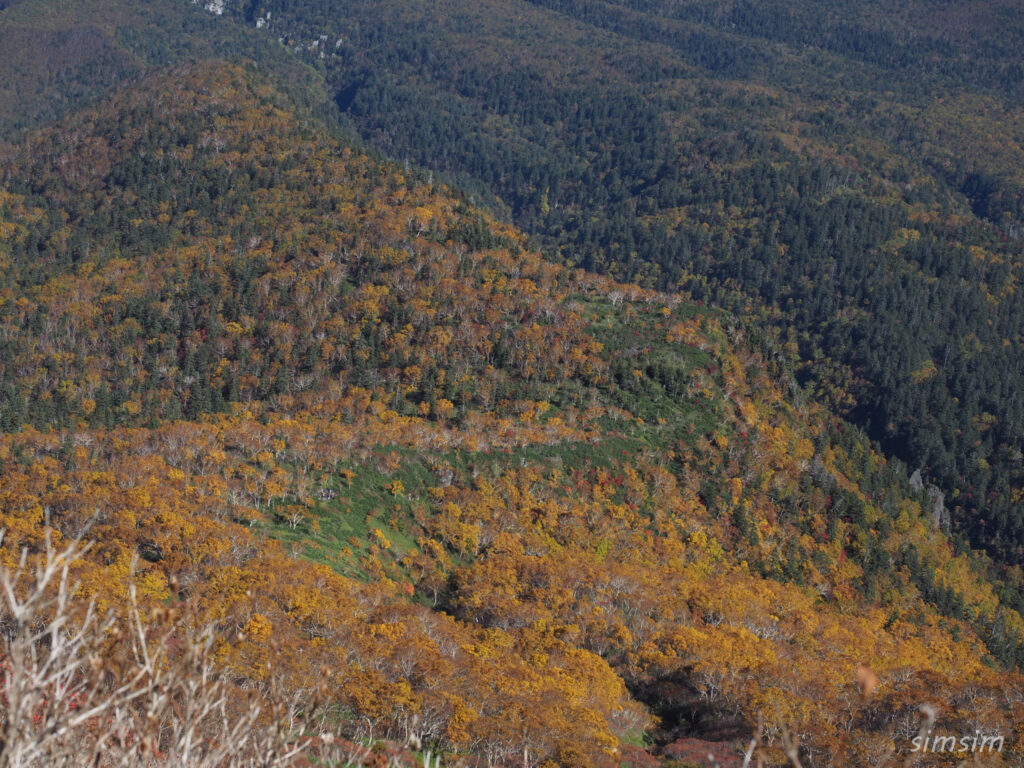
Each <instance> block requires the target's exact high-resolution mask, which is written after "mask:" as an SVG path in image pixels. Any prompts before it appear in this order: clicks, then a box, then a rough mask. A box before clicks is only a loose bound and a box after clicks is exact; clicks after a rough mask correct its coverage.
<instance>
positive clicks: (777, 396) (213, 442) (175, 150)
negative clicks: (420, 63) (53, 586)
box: [0, 0, 1024, 768]
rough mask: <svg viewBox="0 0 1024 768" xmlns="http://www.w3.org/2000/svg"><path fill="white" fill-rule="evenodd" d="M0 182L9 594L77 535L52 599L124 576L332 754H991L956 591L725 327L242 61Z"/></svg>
mask: <svg viewBox="0 0 1024 768" xmlns="http://www.w3.org/2000/svg"><path fill="white" fill-rule="evenodd" d="M26 2H28V0H26ZM0 178H2V179H3V189H4V192H3V197H2V199H0V236H2V237H0V345H2V346H0V393H2V394H0V423H2V425H3V429H4V430H5V433H4V434H3V435H2V436H0V523H2V525H3V527H4V528H5V529H6V531H7V533H6V538H5V539H4V541H3V545H2V546H0V564H2V565H3V566H5V567H8V568H12V567H14V566H16V565H17V563H18V560H19V557H21V554H20V553H21V552H22V550H23V549H26V550H27V552H28V557H29V558H30V562H35V561H36V560H39V559H42V558H44V556H45V552H46V549H47V547H46V535H47V533H49V535H51V536H52V537H54V539H55V540H56V541H57V543H61V542H64V541H68V540H73V539H75V538H78V537H82V536H85V537H88V538H89V539H92V540H95V542H96V543H95V545H94V546H93V548H92V549H91V550H89V551H88V552H87V553H86V554H85V556H84V558H83V559H82V560H80V561H79V562H78V563H77V564H76V566H75V568H74V575H75V577H76V578H77V579H78V580H79V582H80V586H79V588H78V589H79V591H78V593H77V594H78V597H79V598H80V599H84V598H87V597H92V598H94V599H95V600H96V601H97V605H98V607H99V608H100V610H105V609H107V608H119V609H122V610H124V609H127V608H129V607H130V605H131V593H130V592H129V590H128V589H127V587H126V584H127V583H128V582H129V580H130V578H132V577H131V576H130V574H131V573H132V572H133V570H134V577H133V579H134V583H135V584H136V590H135V595H136V598H135V599H136V600H137V601H138V604H139V606H140V608H141V610H142V611H143V613H144V614H146V615H150V616H151V617H152V619H153V621H155V622H157V623H159V621H161V620H162V617H166V615H167V611H169V610H170V611H172V612H173V611H177V612H182V613H185V614H187V615H190V616H192V617H193V618H192V619H190V622H191V626H203V625H206V626H208V627H210V631H211V635H210V637H211V641H210V642H211V651H210V652H211V658H212V659H213V660H214V661H215V663H216V666H217V667H219V669H221V670H222V671H224V672H225V673H226V678H225V680H224V682H225V684H227V685H230V686H232V690H237V691H250V692H255V694H254V695H256V696H259V697H263V698H265V699H268V700H271V701H272V700H274V697H275V696H279V695H292V696H298V697H299V700H303V698H305V699H308V700H310V701H312V700H313V699H314V697H315V698H316V700H317V702H318V703H319V704H320V705H321V706H322V707H323V709H322V710H318V711H326V712H327V713H328V714H327V716H326V718H325V719H321V720H319V721H318V723H319V725H318V726H317V727H318V728H321V729H323V732H326V733H330V734H332V735H335V736H339V737H344V738H345V739H347V740H351V741H350V742H347V743H352V744H355V743H363V744H369V743H373V742H375V741H377V740H382V739H383V740H390V741H394V742H398V743H400V744H406V745H410V744H419V745H421V746H422V747H425V748H429V749H431V750H432V751H433V752H434V753H438V752H441V753H444V754H445V756H446V760H451V761H456V762H457V761H459V760H463V759H469V758H472V759H480V760H484V761H487V762H488V763H489V764H492V765H495V764H508V765H511V764H525V765H526V766H527V767H528V768H534V767H535V766H539V765H541V764H545V765H549V766H550V765H552V764H557V765H561V766H609V768H610V767H611V766H615V765H649V764H650V763H651V761H652V759H656V758H655V756H661V757H664V758H665V759H671V758H672V757H673V756H676V757H677V758H679V759H682V758H681V756H682V755H684V754H688V753H686V749H688V747H689V745H691V742H687V741H686V739H701V740H703V741H704V742H708V743H705V744H702V747H703V748H705V749H713V750H714V751H716V752H717V754H719V755H720V756H721V757H722V759H723V760H724V759H726V758H727V757H730V756H731V757H732V758H733V759H735V758H736V756H737V755H739V754H740V752H741V750H742V749H743V748H745V747H746V744H747V742H748V741H749V740H750V738H751V737H752V736H755V735H756V736H757V737H758V738H759V739H761V751H762V754H763V757H764V759H765V760H766V761H767V764H775V765H783V764H786V757H785V756H784V754H783V751H782V747H783V744H784V741H785V739H784V736H785V737H787V738H788V737H789V736H790V735H793V736H798V737H799V745H800V746H799V750H800V751H799V754H800V757H801V759H802V761H803V764H804V765H808V766H844V767H855V766H869V765H871V766H875V765H878V764H879V763H881V762H883V761H885V760H891V759H894V758H895V757H896V756H899V758H900V759H902V758H903V756H904V755H906V754H907V753H908V750H910V749H911V743H910V739H911V738H912V736H913V735H915V734H916V733H917V729H918V727H919V723H920V713H919V707H920V706H921V705H922V704H933V705H935V706H937V707H938V710H939V715H938V716H939V720H938V724H937V727H941V728H943V729H947V730H949V731H955V732H958V733H959V732H963V733H972V734H973V733H974V732H975V731H979V732H984V733H986V734H1001V735H1003V736H1004V737H1005V750H1004V751H1003V752H1002V753H1000V754H997V755H993V756H992V761H991V762H990V763H988V764H991V765H1014V764H1015V762H1017V761H1019V759H1020V757H1021V752H1020V750H1021V744H1022V738H1024V734H1022V733H1021V732H1020V730H1019V729H1020V725H1019V724H1020V723H1022V722H1024V710H1022V707H1024V680H1022V678H1021V677H1020V674H1019V671H1018V670H1019V665H1020V664H1021V662H1022V659H1024V622H1022V620H1021V617H1020V615H1019V614H1018V613H1017V612H1016V611H1015V610H1013V609H1012V607H1009V606H1007V605H1005V604H1004V603H1003V602H1002V601H1001V599H1000V597H999V595H998V594H997V591H996V589H994V587H993V584H992V583H991V582H989V581H986V577H985V573H986V571H987V563H986V561H985V560H984V558H983V557H982V556H980V555H978V554H971V553H969V552H960V553H958V552H957V551H956V550H955V549H954V547H953V546H952V544H951V542H950V540H949V538H948V537H947V536H946V534H945V533H943V531H942V530H941V529H940V527H937V526H936V521H934V520H933V515H932V501H931V497H930V496H929V493H928V491H927V488H925V487H923V486H921V485H918V484H917V483H911V480H910V477H909V475H910V473H909V472H908V468H907V467H906V466H905V465H903V464H901V463H899V462H897V461H890V460H886V459H885V458H883V457H882V456H880V455H879V454H878V453H876V452H875V451H873V450H872V448H871V445H870V443H869V442H868V440H867V439H866V438H865V437H864V436H863V434H862V433H860V432H859V431H858V430H856V429H855V428H853V427H850V426H849V425H847V424H846V423H845V422H843V421H841V420H839V419H838V418H836V417H835V416H833V415H831V413H830V412H829V411H828V410H827V409H826V408H825V407H823V406H822V405H820V404H818V403H816V402H815V401H814V400H813V399H812V398H810V397H808V395H807V393H806V392H805V391H804V390H802V389H801V388H800V386H799V385H798V384H797V383H796V381H795V380H794V378H793V376H792V374H791V373H790V372H789V371H788V369H787V361H786V358H785V355H784V354H783V351H782V350H781V349H779V348H778V347H777V346H776V344H775V343H774V342H773V341H772V340H771V339H770V338H769V337H768V336H767V335H765V336H763V337H759V336H755V335H752V334H751V333H750V332H749V331H748V330H746V329H745V326H744V324H743V323H742V322H741V321H740V320H738V319H737V318H736V317H735V316H733V315H730V314H729V313H727V312H724V311H722V310H721V309H712V308H709V307H708V306H705V305H704V303H703V302H700V301H694V300H690V299H683V298H682V297H680V296H679V295H678V294H674V293H670V292H658V291H655V290H653V289H651V288H641V287H638V286H636V285H629V284H623V283H618V282H616V281H614V280H612V279H611V278H608V277H599V276H594V275H591V274H587V273H585V272H583V271H581V270H578V269H575V268H572V267H569V266H565V265H558V264H554V263H551V262H550V261H546V260H544V259H543V258H542V257H541V256H540V255H539V254H538V253H536V252H534V251H532V250H530V248H529V247H527V239H526V237H525V236H524V235H522V234H521V233H520V232H519V231H517V230H516V229H514V228H512V227H510V226H508V225H505V224H502V223H499V222H497V221H495V220H494V219H493V218H492V217H491V216H490V215H488V214H486V213H484V212H482V211H480V210H479V209H477V208H475V207H473V206H472V205H470V204H469V203H468V202H467V201H466V199H465V198H464V197H463V196H461V195H459V194H457V193H455V192H453V191H452V190H451V189H448V188H446V187H444V186H441V185H439V184H437V183H436V182H435V179H433V178H432V177H431V175H430V174H429V173H428V172H419V171H410V170H404V169H402V168H401V167H396V166H393V165H388V164H383V163H380V162H378V161H375V160H372V159H370V158H369V157H367V156H366V154H365V153H364V152H363V151H362V150H361V149H360V148H359V147H357V146H354V145H348V144H345V143H344V142H341V141H339V140H337V139H336V138H332V137H331V136H330V135H329V133H328V132H327V130H326V129H325V128H324V126H323V125H322V123H320V122H319V121H318V120H316V119H315V118H314V117H312V116H311V113H310V111H309V109H308V107H306V106H303V105H302V103H301V100H300V101H299V103H296V100H295V99H293V98H291V97H290V96H288V95H286V94H285V93H283V92H282V91H281V90H280V89H279V88H277V87H275V86H274V85H273V81H272V80H271V79H270V78H268V77H267V76H266V75H263V74H260V73H258V72H257V71H256V70H255V68H253V67H246V66H240V65H237V64H224V63H210V62H208V63H200V64H192V65H188V66H180V67H177V68H174V69H171V70H169V71H165V72H162V73H159V74H155V75H152V76H150V77H149V78H148V79H145V80H143V81H141V82H139V83H138V84H137V85H131V86H128V87H125V88H124V89H122V90H120V91H119V92H118V93H117V94H116V95H114V96H113V97H111V98H109V99H107V100H105V101H103V102H102V103H101V104H99V105H97V106H95V107H93V108H90V109H87V110H84V111H79V112H76V113H75V114H73V115H71V116H69V117H67V118H65V119H64V120H62V121H61V122H59V123H57V124H55V125H53V126H51V127H47V128H42V129H40V130H36V131H33V132H30V133H28V134H26V135H24V136H23V137H22V138H20V139H19V141H18V142H17V143H15V144H13V145H12V146H11V147H9V148H8V149H6V150H4V151H3V153H2V154H0ZM915 489H916V490H915ZM939 522H941V521H939ZM189 612H191V613H189ZM174 642H175V643H177V642H178V641H177V640H175V641H174ZM172 647H177V646H176V645H174V646H172ZM121 650H122V651H123V652H125V653H127V649H124V648H122V649H121ZM107 652H108V653H110V654H115V655H116V653H117V652H118V648H117V647H116V646H115V647H111V648H108V649H107ZM862 664H864V665H868V666H869V667H870V668H871V669H872V670H873V673H872V674H874V675H877V678H878V681H877V687H875V686H872V687H873V688H874V690H873V691H868V690H860V689H859V688H858V684H857V681H856V680H857V671H858V667H859V666H860V665H862ZM862 678H863V672H862ZM869 693H870V695H867V694H869ZM239 700H241V698H240V699H239ZM26 722H28V721H27V720H26ZM140 722H141V721H140ZM268 722H269V721H268ZM36 726H38V727H39V728H44V727H45V720H40V721H38V722H36ZM26 727H27V728H29V729H31V727H32V726H30V725H27V726H26ZM91 727H92V728H94V729H95V728H96V727H97V724H96V723H93V724H92V725H91ZM1015 729H1016V730H1015ZM307 735H309V734H307ZM317 735H319V734H317ZM124 743H130V738H129V739H128V741H127V742H124ZM309 743H310V746H309V754H310V755H311V756H313V757H315V756H316V754H317V749H318V747H317V746H316V745H317V744H322V743H326V742H324V741H323V740H320V741H317V740H311V741H310V742H309ZM157 746H158V747H159V745H157ZM160 749H162V747H161V748H160ZM158 751H159V749H158ZM165 754H168V755H170V754H172V752H166V753H165ZM364 758H365V755H364ZM168 759H172V758H168ZM700 759H703V755H701V756H700ZM943 759H944V756H942V755H929V756H928V757H927V760H932V761H933V764H936V765H940V764H945V763H942V760H943Z"/></svg>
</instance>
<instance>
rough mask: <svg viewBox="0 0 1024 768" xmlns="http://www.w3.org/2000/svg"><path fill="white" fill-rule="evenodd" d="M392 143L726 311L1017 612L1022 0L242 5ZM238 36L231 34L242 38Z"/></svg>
mask: <svg viewBox="0 0 1024 768" xmlns="http://www.w3.org/2000/svg"><path fill="white" fill-rule="evenodd" d="M226 15H227V16H231V17H233V18H235V19H236V20H237V21H238V22H240V23H241V24H244V25H246V26H248V27H249V28H251V29H253V30H256V28H257V27H259V30H260V31H262V32H263V33H266V34H267V36H268V38H271V39H277V40H280V41H282V42H283V43H284V44H285V45H287V46H288V47H289V48H290V49H291V50H292V51H294V52H295V53H296V54H297V55H298V56H299V57H300V58H302V59H303V60H305V61H307V62H308V63H309V64H310V65H311V66H313V67H315V68H317V69H319V70H320V71H321V72H322V73H323V74H324V77H325V78H326V79H327V81H328V83H330V85H331V86H332V88H333V91H334V93H335V100H336V103H337V105H338V106H339V107H340V108H341V109H342V110H343V111H344V113H345V114H346V115H347V117H348V119H350V120H351V121H352V124H353V125H354V126H355V127H356V128H357V130H358V131H359V133H360V134H361V135H362V136H363V137H364V138H365V139H366V140H368V141H369V142H370V143H371V144H372V145H373V146H375V147H377V148H379V149H381V150H383V151H384V152H385V153H387V154H388V155H390V156H391V157H392V158H395V159H396V160H398V161H402V160H409V161H412V162H414V163H416V164H418V165H421V166H423V167H428V168H431V169H434V170H436V171H439V172H442V173H444V174H445V175H446V176H447V177H450V178H453V179H456V180H457V181H458V184H459V185H460V186H461V187H462V188H464V189H467V190H469V191H471V192H472V193H473V194H474V195H475V196H476V199H477V200H478V201H479V202H481V203H483V204H485V205H487V206H488V207H490V208H492V209H493V210H495V211H497V212H499V214H500V215H502V216H507V217H509V218H510V219H511V220H513V221H515V222H516V223H517V224H518V225H519V226H521V227H522V228H523V229H524V230H525V231H527V232H529V233H530V234H532V235H534V236H535V237H536V238H537V242H538V243H539V244H540V245H541V246H542V247H543V248H544V249H545V252H546V253H548V254H549V255H550V256H552V257H555V258H557V259H559V260H562V261H564V262H566V263H569V264H573V265H581V266H584V267H586V268H588V269H596V270H598V271H601V272H605V273H608V274H611V275H613V276H615V277H616V278H617V279H627V280H633V281H639V282H640V283H642V284H644V285H648V286H651V287H656V288H659V289H667V290H677V289H681V290H684V291H686V292H689V293H690V294H691V295H692V296H693V297H694V298H695V299H700V300H709V301H713V302H715V303H716V304H718V305H720V306H725V307H728V308H729V309H730V310H731V311H733V312H734V313H736V314H737V315H739V316H743V317H745V318H746V320H747V322H748V323H750V324H752V325H753V326H756V327H759V328H761V329H762V330H763V332H765V333H770V334H774V336H775V337H776V338H777V343H778V345H779V346H780V347H784V348H785V349H786V350H787V353H788V354H791V355H793V356H795V357H796V359H798V360H799V371H798V375H799V378H800V381H801V382H802V383H804V384H806V385H808V386H809V387H810V388H811V390H812V391H813V392H814V393H815V395H816V396H817V397H819V398H823V399H825V400H827V401H828V402H830V403H831V405H832V407H833V408H834V409H836V410H837V411H839V412H841V413H843V414H844V415H846V416H847V417H848V418H850V419H851V420H852V421H854V422H855V423H856V424H858V425H859V426H860V427H861V428H863V429H864V430H865V431H866V432H867V433H868V434H869V435H870V436H871V437H872V438H873V439H875V440H878V441H880V443H881V445H882V446H883V447H884V449H885V450H886V451H887V452H889V453H891V454H893V455H895V456H898V457H900V458H901V459H902V460H903V461H904V462H906V463H907V464H908V465H909V466H911V467H912V468H913V469H921V470H922V473H923V476H924V478H925V480H926V481H928V482H932V483H935V484H937V485H938V486H939V487H940V488H941V490H942V491H943V493H944V495H945V499H946V504H947V506H948V508H949V509H950V510H951V523H952V531H953V533H954V534H955V535H957V537H958V538H963V539H965V540H968V541H969V542H971V543H972V544H973V545H975V546H983V547H985V548H986V549H988V550H989V552H991V553H992V554H993V555H995V556H996V557H997V559H999V560H1000V561H1001V562H1002V563H1003V565H1004V566H1005V568H1004V570H1003V572H1002V574H1001V575H1002V577H1003V578H1004V579H1006V581H1007V583H1009V584H1010V585H1011V586H1010V587H1009V588H1008V589H1007V590H1006V591H1005V595H1006V596H1007V597H1008V598H1009V599H1016V600H1019V597H1018V596H1019V594H1020V593H1021V589H1020V587H1021V576H1020V571H1019V568H1017V567H1016V564H1017V563H1018V562H1019V560H1020V556H1021V554H1022V550H1021V546H1022V542H1024V517H1022V516H1021V510H1022V509H1024V506H1022V504H1021V496H1020V492H1021V488H1022V480H1024V478H1022V474H1021V473H1022V469H1024V465H1022V455H1021V453H1020V451H1019V450H1018V448H1019V446H1020V444H1021V442H1022V439H1024V405H1022V402H1021V400H1020V398H1019V397H1018V396H1017V394H1016V393H1017V392H1018V391H1019V389H1020V387H1021V381H1022V373H1024V371H1022V368H1021V360H1022V359H1024V357H1022V347H1021V338H1020V328H1021V327H1022V324H1024V316H1022V315H1021V312H1022V310H1021V307H1022V306H1024V305H1022V304H1021V302H1020V301H1019V300H1018V299H1019V297H1018V294H1017V291H1018V284H1019V282H1020V279H1021V268H1022V265H1021V262H1020V245H1021V237H1022V235H1024V229H1022V220H1021V217H1022V213H1024V209H1022V204H1024V192H1022V190H1024V177H1022V175H1021V173H1022V171H1021V169H1022V168H1024V150H1022V145H1021V136H1022V125H1024V122H1022V121H1024V113H1022V112H1021V106H1020V105H1021V103H1022V98H1021V97H1022V95H1024V94H1022V90H1021V89H1022V87H1024V69H1022V66H1021V57H1020V51H1021V47H1022V45H1024V30H1022V25H1021V18H1022V17H1021V15H1020V13H1019V8H1017V7H1016V4H1014V3H1012V2H994V3H986V4H984V6H983V7H982V6H979V5H978V4H968V3H960V2H954V3H943V4H935V3H925V2H910V3H891V2H882V1H881V0H875V1H874V2H870V3H850V2H842V3H837V2H832V3H821V2H809V1H805V0H790V1H789V2H767V3H763V2H762V3H750V2H729V3H720V2H714V3H710V2H701V1H697V0H693V1H691V2H684V3H675V2H674V3H665V2H655V1H643V2H640V1H636V0H631V1H628V2H627V1H626V0H579V1H574V2H563V1H562V0H542V1H541V0H538V1H536V2H528V1H527V0H482V1H481V2H477V3H472V4H466V3H456V2H447V1H442V2H429V3H427V2H408V1H407V0H402V2H394V1H392V2H383V3H373V4H367V3H362V2H350V1H348V0H320V1H319V2H304V3H298V4H297V3H290V2H283V1H281V0H245V1H244V2H242V1H240V2H235V3H228V4H227V11H226ZM225 26H228V25H227V24H225Z"/></svg>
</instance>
